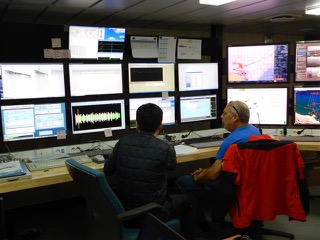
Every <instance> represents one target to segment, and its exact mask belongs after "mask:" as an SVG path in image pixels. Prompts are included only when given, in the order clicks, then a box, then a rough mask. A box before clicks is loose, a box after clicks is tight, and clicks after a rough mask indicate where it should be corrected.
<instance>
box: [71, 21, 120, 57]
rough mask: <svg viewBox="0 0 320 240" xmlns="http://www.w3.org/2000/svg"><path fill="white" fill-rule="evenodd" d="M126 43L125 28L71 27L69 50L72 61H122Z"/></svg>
mask: <svg viewBox="0 0 320 240" xmlns="http://www.w3.org/2000/svg"><path fill="white" fill-rule="evenodd" d="M124 41H125V29H124V28H112V27H92V26H70V27H69V49H70V55H71V58H72V59H105V60H122V59H123V52H124Z"/></svg>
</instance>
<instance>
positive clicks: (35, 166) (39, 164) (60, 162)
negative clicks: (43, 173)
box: [26, 155, 92, 172]
mask: <svg viewBox="0 0 320 240" xmlns="http://www.w3.org/2000/svg"><path fill="white" fill-rule="evenodd" d="M67 159H74V160H76V161H77V162H79V163H88V162H92V160H91V158H90V157H89V156H88V155H79V156H73V157H67V158H58V159H49V160H45V161H35V162H26V166H27V168H28V169H29V170H30V172H32V171H36V170H47V169H50V168H57V167H63V166H65V161H67Z"/></svg>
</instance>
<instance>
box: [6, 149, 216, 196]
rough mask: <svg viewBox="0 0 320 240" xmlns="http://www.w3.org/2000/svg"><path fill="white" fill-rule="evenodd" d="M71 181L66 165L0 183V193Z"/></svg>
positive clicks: (191, 157) (210, 152)
mask: <svg viewBox="0 0 320 240" xmlns="http://www.w3.org/2000/svg"><path fill="white" fill-rule="evenodd" d="M218 149H219V148H218V147H212V148H203V149H199V151H198V152H195V153H192V154H188V155H179V156H177V162H178V163H183V162H190V161H195V160H199V159H206V158H212V157H215V156H216V154H217V152H218ZM86 165H87V166H90V167H92V168H95V169H99V170H102V168H103V164H96V163H86ZM71 181H72V178H71V177H70V175H69V173H68V171H67V169H66V167H59V168H52V169H49V170H46V171H43V170H39V171H33V172H32V177H31V178H30V179H21V180H15V181H10V182H3V183H0V194H1V193H9V192H15V191H20V190H26V189H31V188H37V187H44V186H48V185H53V184H59V183H65V182H71Z"/></svg>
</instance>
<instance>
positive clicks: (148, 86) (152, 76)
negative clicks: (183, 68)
mask: <svg viewBox="0 0 320 240" xmlns="http://www.w3.org/2000/svg"><path fill="white" fill-rule="evenodd" d="M128 80H129V93H155V92H173V91H174V90H175V75H174V63H129V64H128Z"/></svg>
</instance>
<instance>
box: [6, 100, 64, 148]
mask: <svg viewBox="0 0 320 240" xmlns="http://www.w3.org/2000/svg"><path fill="white" fill-rule="evenodd" d="M1 122H2V135H3V141H4V142H7V141H17V140H26V139H37V138H48V137H55V136H57V135H58V134H59V132H60V133H62V134H66V132H67V125H66V108H65V103H43V104H23V105H5V106H1Z"/></svg>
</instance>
